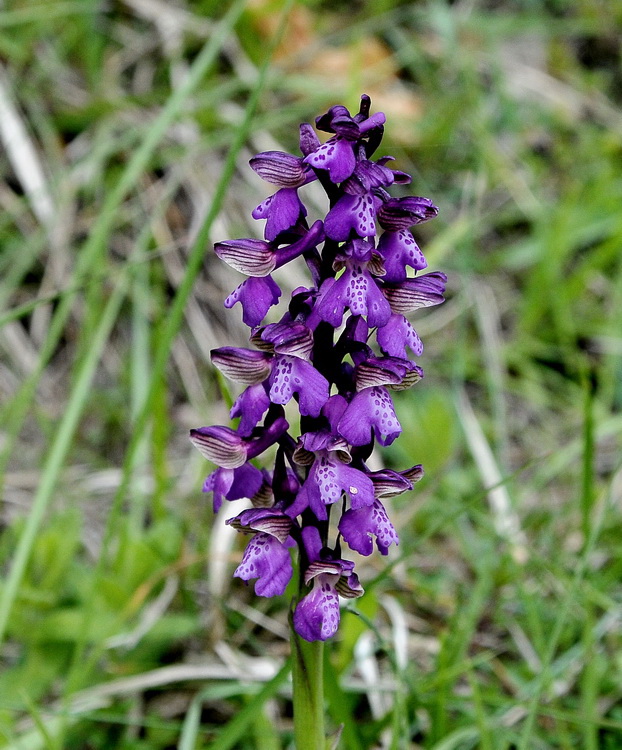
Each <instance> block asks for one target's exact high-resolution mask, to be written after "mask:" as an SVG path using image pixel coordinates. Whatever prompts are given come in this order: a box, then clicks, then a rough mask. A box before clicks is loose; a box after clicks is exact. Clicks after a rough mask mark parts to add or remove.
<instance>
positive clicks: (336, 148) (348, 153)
mask: <svg viewBox="0 0 622 750" xmlns="http://www.w3.org/2000/svg"><path fill="white" fill-rule="evenodd" d="M304 160H305V162H306V163H307V164H309V165H310V166H312V167H314V168H315V169H327V170H328V176H329V177H330V180H331V182H335V183H337V182H343V181H344V180H346V179H347V178H348V177H349V176H350V175H351V174H352V172H354V167H356V159H355V157H354V150H353V143H352V141H350V140H346V139H344V138H341V137H340V136H335V137H334V138H331V139H330V140H328V141H326V143H323V144H322V145H321V146H319V148H317V149H316V150H315V151H313V152H312V153H310V154H308V155H307V156H305V159H304Z"/></svg>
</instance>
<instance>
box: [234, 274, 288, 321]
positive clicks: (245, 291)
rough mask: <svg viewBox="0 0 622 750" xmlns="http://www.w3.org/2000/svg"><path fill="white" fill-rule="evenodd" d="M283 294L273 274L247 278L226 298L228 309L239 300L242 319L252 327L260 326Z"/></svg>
mask: <svg viewBox="0 0 622 750" xmlns="http://www.w3.org/2000/svg"><path fill="white" fill-rule="evenodd" d="M280 296H281V290H280V289H279V287H278V286H277V285H276V283H275V282H274V281H273V279H272V277H271V276H265V277H262V278H254V277H251V278H250V279H246V281H244V282H242V283H241V284H240V286H239V287H237V289H234V291H233V292H231V294H230V295H229V296H228V297H227V299H226V300H225V307H226V308H227V309H229V308H231V307H233V306H234V305H235V304H236V303H237V302H239V303H240V304H241V305H242V320H243V321H244V323H245V324H246V325H247V326H249V327H250V328H254V327H255V326H258V325H259V324H260V323H261V322H262V320H263V319H264V318H265V317H266V313H267V312H268V310H269V309H270V308H271V307H272V306H273V305H276V304H277V302H278V301H279V297H280Z"/></svg>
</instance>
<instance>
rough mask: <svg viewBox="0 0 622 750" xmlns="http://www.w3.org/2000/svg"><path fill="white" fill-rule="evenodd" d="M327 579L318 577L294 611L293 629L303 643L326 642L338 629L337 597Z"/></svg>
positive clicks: (323, 576) (324, 576)
mask: <svg viewBox="0 0 622 750" xmlns="http://www.w3.org/2000/svg"><path fill="white" fill-rule="evenodd" d="M331 577H332V576H331ZM329 578H330V577H329V576H328V575H326V574H325V575H322V576H318V577H317V578H316V579H315V580H314V581H313V588H312V589H311V592H310V593H308V594H307V595H306V596H305V597H304V598H303V599H301V600H300V601H299V602H298V604H297V605H296V609H295V610H294V618H293V621H294V629H295V631H296V632H297V633H298V635H299V636H301V637H302V638H304V639H305V641H326V640H328V638H331V637H332V636H333V635H335V633H336V632H337V628H338V627H339V617H340V615H339V596H338V595H337V592H336V590H335V587H334V585H333V584H332V582H331V581H330V580H329Z"/></svg>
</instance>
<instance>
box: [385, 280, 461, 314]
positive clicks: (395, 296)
mask: <svg viewBox="0 0 622 750" xmlns="http://www.w3.org/2000/svg"><path fill="white" fill-rule="evenodd" d="M446 281H447V276H446V275H445V274H444V273H441V272H440V271H432V272H431V273H426V274H424V275H423V276H417V277H416V278H414V279H406V281H402V282H401V283H399V284H386V285H385V286H384V287H383V288H382V292H383V294H384V296H385V297H386V298H387V300H388V301H389V304H390V305H391V310H392V311H393V312H394V313H397V314H400V315H404V314H406V313H409V312H413V310H418V309H420V308H422V307H432V306H434V305H440V304H441V302H443V301H444V299H445V298H444V297H443V293H444V291H445V283H446Z"/></svg>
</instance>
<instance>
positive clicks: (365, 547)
mask: <svg viewBox="0 0 622 750" xmlns="http://www.w3.org/2000/svg"><path fill="white" fill-rule="evenodd" d="M339 531H340V532H341V534H342V536H343V538H344V539H345V540H346V542H347V543H348V546H349V547H351V548H352V549H353V550H356V552H358V553H359V554H361V555H366V556H367V555H371V553H372V551H373V545H372V540H371V535H373V536H375V537H376V546H377V547H378V549H379V551H380V553H381V554H382V555H386V554H387V553H388V551H389V547H390V546H391V544H399V538H398V536H397V532H396V531H395V528H394V527H393V524H392V523H391V521H390V520H389V517H388V516H387V512H386V510H385V509H384V506H383V505H382V503H381V502H380V500H375V501H374V503H373V505H370V506H368V507H366V508H361V509H360V510H347V511H346V512H345V513H344V514H343V516H342V517H341V520H340V521H339Z"/></svg>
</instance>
